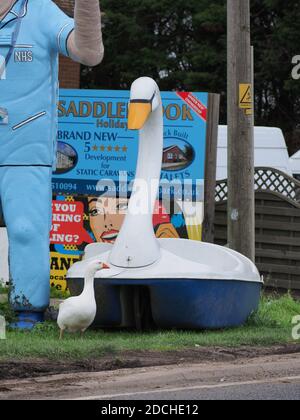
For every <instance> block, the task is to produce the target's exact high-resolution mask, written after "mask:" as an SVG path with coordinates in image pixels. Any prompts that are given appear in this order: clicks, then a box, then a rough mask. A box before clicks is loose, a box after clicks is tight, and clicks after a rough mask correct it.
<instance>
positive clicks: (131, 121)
mask: <svg viewBox="0 0 300 420" xmlns="http://www.w3.org/2000/svg"><path fill="white" fill-rule="evenodd" d="M151 112H152V106H151V103H150V102H148V103H142V102H130V104H129V114H128V129H129V130H141V129H142V128H143V127H144V125H145V123H146V121H147V120H148V118H149V115H150V114H151Z"/></svg>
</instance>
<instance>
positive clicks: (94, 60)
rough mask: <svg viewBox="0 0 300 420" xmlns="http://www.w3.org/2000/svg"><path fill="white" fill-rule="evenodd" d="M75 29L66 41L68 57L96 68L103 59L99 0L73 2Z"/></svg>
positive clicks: (77, 0)
mask: <svg viewBox="0 0 300 420" xmlns="http://www.w3.org/2000/svg"><path fill="white" fill-rule="evenodd" d="M74 18H75V29H74V31H73V32H72V33H71V34H70V36H69V39H68V52H69V55H70V57H71V58H72V59H73V60H75V61H78V62H80V63H82V64H85V65H87V66H96V65H98V64H100V63H101V61H102V60H103V57H104V46H103V41H102V29H101V12H100V4H99V0H76V1H75V14H74Z"/></svg>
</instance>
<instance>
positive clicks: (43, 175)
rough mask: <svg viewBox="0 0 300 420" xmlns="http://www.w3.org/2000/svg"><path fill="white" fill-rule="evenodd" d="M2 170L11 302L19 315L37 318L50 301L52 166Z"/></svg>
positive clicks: (2, 198) (22, 317)
mask: <svg viewBox="0 0 300 420" xmlns="http://www.w3.org/2000/svg"><path fill="white" fill-rule="evenodd" d="M1 170H2V172H1V173H2V176H1V200H2V206H3V213H4V218H5V222H6V226H7V232H8V238H9V266H10V277H11V294H10V302H11V305H12V308H13V309H14V310H15V311H16V312H17V313H18V314H19V316H20V319H24V318H25V320H28V319H29V320H30V319H32V321H36V320H39V321H40V320H42V314H43V312H44V311H45V309H46V308H47V307H48V305H49V289H50V287H49V281H50V272H49V271H50V269H49V231H50V228H51V174H52V170H51V168H48V167H14V168H13V167H10V168H5V169H4V168H1ZM22 325H23V324H22ZM25 325H26V324H25Z"/></svg>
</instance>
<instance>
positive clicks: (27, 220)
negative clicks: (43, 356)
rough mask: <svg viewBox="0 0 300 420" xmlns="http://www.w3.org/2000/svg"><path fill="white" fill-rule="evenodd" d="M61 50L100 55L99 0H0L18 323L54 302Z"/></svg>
mask: <svg viewBox="0 0 300 420" xmlns="http://www.w3.org/2000/svg"><path fill="white" fill-rule="evenodd" d="M59 53H61V54H64V55H65V56H68V57H71V58H72V59H73V60H75V61H78V62H80V63H83V64H86V65H89V66H94V65H97V64H99V63H100V62H101V61H102V58H103V53H104V48H103V43H102V33H101V14H100V6H99V0H76V1H75V17H74V19H71V18H70V17H68V16H67V15H65V14H64V13H63V12H62V11H61V10H60V9H59V8H58V7H57V6H56V5H55V4H54V3H53V1H52V0H0V203H1V207H2V211H3V216H4V220H5V222H6V226H7V231H8V237H9V265H10V277H11V296H10V301H11V304H12V307H13V309H14V310H15V311H16V312H17V314H18V317H19V325H20V326H22V325H23V326H24V322H25V323H26V322H27V323H28V326H31V325H33V324H34V323H35V322H36V321H41V320H42V317H43V313H44V311H45V309H46V308H47V306H48V304H49V274H50V273H49V231H50V226H51V175H52V168H53V167H54V166H55V156H56V130H57V100H58V54H59Z"/></svg>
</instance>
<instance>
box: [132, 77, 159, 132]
mask: <svg viewBox="0 0 300 420" xmlns="http://www.w3.org/2000/svg"><path fill="white" fill-rule="evenodd" d="M161 105H162V104H161V97H160V91H159V87H158V86H157V84H156V82H155V81H154V80H153V79H150V78H149V77H140V78H139V79H137V80H136V81H135V82H134V83H133V84H132V86H131V91H130V102H129V114H128V128H129V130H141V129H142V128H143V127H144V125H145V124H146V122H147V121H148V119H149V117H150V115H151V114H152V113H153V112H155V111H156V110H158V109H159V107H160V106H161Z"/></svg>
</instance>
